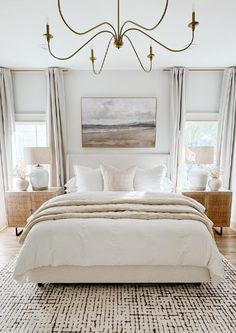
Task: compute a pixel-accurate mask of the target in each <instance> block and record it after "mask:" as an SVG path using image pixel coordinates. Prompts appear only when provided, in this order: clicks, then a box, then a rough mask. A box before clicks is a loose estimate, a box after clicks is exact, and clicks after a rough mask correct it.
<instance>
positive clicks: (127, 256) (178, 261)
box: [14, 192, 223, 284]
mask: <svg viewBox="0 0 236 333" xmlns="http://www.w3.org/2000/svg"><path fill="white" fill-rule="evenodd" d="M159 195H160V194H158V193H144V192H99V193H98V192H85V193H71V194H66V196H67V197H68V198H70V199H72V198H78V199H96V200H99V199H104V198H110V199H113V198H121V197H124V196H125V197H133V196H144V197H146V198H151V197H158V196H159ZM168 195H169V196H178V194H173V193H170V194H168ZM62 197H64V196H61V197H57V198H54V199H51V200H61V199H62ZM199 205H200V204H199ZM200 206H201V205H200ZM201 208H202V210H204V207H203V206H201ZM60 265H80V266H93V265H105V266H106V265H123V266H125V265H173V266H175V265H177V266H178V265H180V266H189V265H190V266H200V267H207V268H208V269H209V271H210V275H211V279H212V282H213V284H217V283H219V281H220V280H221V279H222V278H223V264H222V260H221V256H220V254H219V252H218V249H217V246H216V244H215V241H214V240H213V238H212V237H211V235H210V233H209V231H208V230H207V228H206V226H205V225H204V224H203V223H200V222H197V221H192V220H187V221H179V220H148V221H146V220H131V219H120V220H111V219H87V220H82V219H67V220H57V221H45V222H41V223H39V224H37V225H35V226H34V227H33V228H32V230H31V231H30V232H29V234H28V236H27V238H26V240H25V243H24V245H23V247H22V249H21V251H20V255H19V257H18V259H17V262H16V266H15V270H14V278H15V279H16V280H17V281H19V282H25V274H26V273H27V271H29V270H32V269H35V268H38V267H42V266H60Z"/></svg>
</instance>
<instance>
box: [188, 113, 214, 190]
mask: <svg viewBox="0 0 236 333" xmlns="http://www.w3.org/2000/svg"><path fill="white" fill-rule="evenodd" d="M217 134H218V121H217V113H214V114H213V113H212V114H188V115H187V120H186V123H185V154H187V153H188V150H187V148H188V147H213V148H214V163H215V160H216V148H217ZM204 167H206V168H208V167H209V165H204ZM191 168H192V165H191V164H188V163H186V162H185V163H184V172H183V186H184V187H187V186H188V173H189V170H190V169H191Z"/></svg>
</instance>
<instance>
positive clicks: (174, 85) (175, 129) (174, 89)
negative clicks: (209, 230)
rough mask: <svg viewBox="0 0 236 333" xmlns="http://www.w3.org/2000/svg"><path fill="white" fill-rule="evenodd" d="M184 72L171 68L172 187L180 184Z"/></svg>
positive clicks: (184, 94) (177, 186) (183, 119)
mask: <svg viewBox="0 0 236 333" xmlns="http://www.w3.org/2000/svg"><path fill="white" fill-rule="evenodd" d="M186 73H187V69H186V68H183V67H174V68H172V69H171V96H170V101H171V105H170V172H171V181H172V184H173V188H174V189H176V188H181V186H182V169H183V146H184V126H185V114H186Z"/></svg>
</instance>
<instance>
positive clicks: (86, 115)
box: [82, 97, 157, 148]
mask: <svg viewBox="0 0 236 333" xmlns="http://www.w3.org/2000/svg"><path fill="white" fill-rule="evenodd" d="M156 109H157V101H156V98H133V97H132V98H100V97H99V98H82V146H83V147H91V148H118V147H119V148H153V147H155V144H156Z"/></svg>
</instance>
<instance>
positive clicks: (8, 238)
mask: <svg viewBox="0 0 236 333" xmlns="http://www.w3.org/2000/svg"><path fill="white" fill-rule="evenodd" d="M215 239H216V243H217V245H218V248H219V250H220V252H221V253H222V254H223V255H224V256H225V257H226V258H227V259H228V260H230V261H231V263H232V264H233V265H234V266H235V267H236V232H235V231H233V230H232V229H230V228H225V229H224V233H223V236H219V235H217V234H216V235H215ZM18 240H19V237H16V236H15V229H14V228H7V229H5V230H3V231H1V232H0V269H1V268H2V267H4V266H5V265H6V264H7V263H8V262H9V260H10V259H11V258H13V257H14V256H15V255H16V254H17V253H18V252H19V249H20V244H19V242H18Z"/></svg>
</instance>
